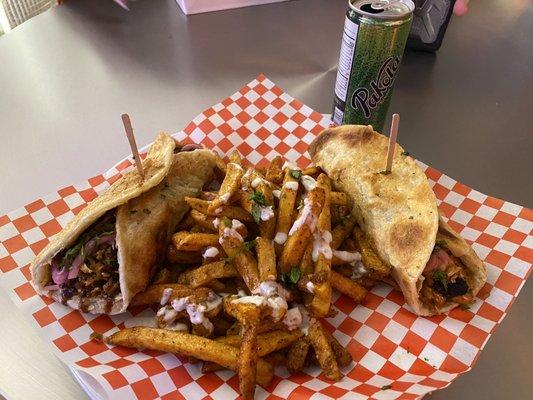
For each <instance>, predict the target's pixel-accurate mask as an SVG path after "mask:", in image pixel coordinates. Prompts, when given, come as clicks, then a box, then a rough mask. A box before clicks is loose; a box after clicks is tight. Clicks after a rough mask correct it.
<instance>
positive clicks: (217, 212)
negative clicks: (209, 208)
mask: <svg viewBox="0 0 533 400" xmlns="http://www.w3.org/2000/svg"><path fill="white" fill-rule="evenodd" d="M222 210H223V208H222V207H218V208H217V209H216V210H215V214H216V215H218V214H220V213H221V212H222Z"/></svg>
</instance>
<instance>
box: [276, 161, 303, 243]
mask: <svg viewBox="0 0 533 400" xmlns="http://www.w3.org/2000/svg"><path fill="white" fill-rule="evenodd" d="M297 194H298V179H296V178H295V177H293V176H292V175H291V173H290V170H289V169H287V170H286V171H285V176H284V178H283V186H282V188H281V195H280V198H279V207H278V219H277V221H276V237H275V239H274V241H275V242H276V243H277V244H278V245H282V244H283V243H285V241H286V240H287V235H288V233H289V229H291V224H292V212H293V210H294V204H295V203H296V195H297Z"/></svg>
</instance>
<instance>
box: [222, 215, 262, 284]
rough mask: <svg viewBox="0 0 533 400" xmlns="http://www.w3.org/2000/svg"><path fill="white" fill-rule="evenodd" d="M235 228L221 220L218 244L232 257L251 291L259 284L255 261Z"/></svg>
mask: <svg viewBox="0 0 533 400" xmlns="http://www.w3.org/2000/svg"><path fill="white" fill-rule="evenodd" d="M235 229H236V228H232V227H231V226H228V221H226V220H222V221H221V222H220V226H219V236H220V244H221V245H222V248H223V249H224V251H225V252H226V254H227V255H228V256H229V257H231V258H232V259H233V265H234V266H235V269H236V270H237V271H238V272H239V274H240V275H241V276H242V278H243V279H244V282H245V283H246V286H248V289H250V291H253V290H254V289H255V288H256V287H257V286H258V285H259V272H258V270H257V261H256V260H255V258H254V256H253V255H252V253H251V252H250V251H249V250H248V249H247V248H246V247H245V246H244V243H243V239H242V237H240V235H239V234H238V233H237V232H236V231H235Z"/></svg>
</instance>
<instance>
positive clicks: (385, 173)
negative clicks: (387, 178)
mask: <svg viewBox="0 0 533 400" xmlns="http://www.w3.org/2000/svg"><path fill="white" fill-rule="evenodd" d="M379 173H380V174H381V175H389V174H390V173H391V171H379Z"/></svg>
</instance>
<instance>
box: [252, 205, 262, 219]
mask: <svg viewBox="0 0 533 400" xmlns="http://www.w3.org/2000/svg"><path fill="white" fill-rule="evenodd" d="M252 218H253V219H254V221H255V222H256V223H259V222H260V221H261V206H260V205H259V204H257V203H254V204H252Z"/></svg>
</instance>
